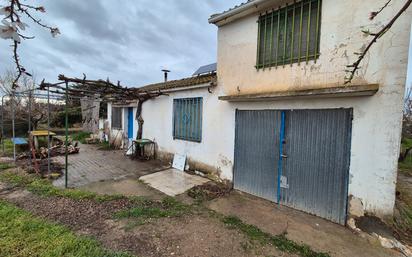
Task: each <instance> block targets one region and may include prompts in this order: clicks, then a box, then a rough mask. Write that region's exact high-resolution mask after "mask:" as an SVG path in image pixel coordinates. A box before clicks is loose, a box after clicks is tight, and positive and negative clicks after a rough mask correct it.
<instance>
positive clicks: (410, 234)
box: [393, 180, 412, 245]
mask: <svg viewBox="0 0 412 257" xmlns="http://www.w3.org/2000/svg"><path fill="white" fill-rule="evenodd" d="M397 191H398V192H399V195H398V196H397V199H396V211H395V215H394V218H393V227H394V230H395V231H396V234H397V235H398V239H399V240H400V241H402V242H404V243H406V244H408V245H410V244H412V191H411V189H410V186H409V184H408V183H407V182H405V181H402V180H398V184H397Z"/></svg>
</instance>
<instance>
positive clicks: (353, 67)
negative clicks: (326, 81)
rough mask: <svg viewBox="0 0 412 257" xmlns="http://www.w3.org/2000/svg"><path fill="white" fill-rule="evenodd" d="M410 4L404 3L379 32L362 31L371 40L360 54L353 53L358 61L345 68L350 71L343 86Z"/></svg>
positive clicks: (411, 0) (408, 2)
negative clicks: (370, 37) (371, 37)
mask: <svg viewBox="0 0 412 257" xmlns="http://www.w3.org/2000/svg"><path fill="white" fill-rule="evenodd" d="M389 2H390V1H389ZM389 2H388V3H387V4H386V5H385V6H384V7H383V8H382V9H381V10H380V11H379V13H380V12H381V11H382V10H383V9H384V8H385V7H386V6H387V5H388V4H389ZM411 4H412V0H408V1H406V3H405V4H404V6H403V7H402V9H401V10H399V12H398V13H397V14H396V15H395V16H394V17H393V18H392V19H391V21H390V22H389V23H388V24H386V25H385V26H384V27H383V28H382V29H381V30H380V31H379V32H377V33H370V32H369V31H364V33H367V34H368V35H370V36H373V39H372V40H371V41H370V42H369V44H368V45H367V46H366V48H365V49H364V50H363V51H362V52H361V53H355V54H357V55H359V57H358V60H357V61H356V62H354V63H353V64H351V65H348V66H346V67H347V68H349V69H351V70H348V71H347V72H348V73H349V77H347V78H345V84H349V83H351V82H352V80H353V78H354V77H355V74H356V72H357V71H358V70H359V69H360V64H361V62H362V61H363V59H364V58H365V56H366V54H367V53H368V52H369V50H370V49H371V48H372V46H373V45H374V44H375V43H376V42H377V41H378V39H379V38H381V37H382V36H383V35H385V33H386V32H388V31H389V29H390V28H392V26H393V24H395V22H396V21H397V20H398V19H399V17H400V16H401V15H402V14H403V13H404V12H405V11H406V10H407V9H408V8H409V7H410V5H411ZM379 13H378V14H379ZM375 17H376V15H375Z"/></svg>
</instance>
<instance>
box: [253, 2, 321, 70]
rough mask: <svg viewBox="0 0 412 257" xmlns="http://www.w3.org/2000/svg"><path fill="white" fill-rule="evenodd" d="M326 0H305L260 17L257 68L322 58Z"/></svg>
mask: <svg viewBox="0 0 412 257" xmlns="http://www.w3.org/2000/svg"><path fill="white" fill-rule="evenodd" d="M321 9H322V0H302V1H301V2H298V3H295V4H292V5H287V6H286V7H283V8H280V9H278V10H274V11H272V12H270V13H269V12H266V13H265V14H263V15H261V16H260V17H259V22H258V23H259V25H258V26H259V29H258V31H259V32H258V34H259V35H258V51H257V64H256V68H258V69H260V68H265V67H272V66H281V65H287V64H292V63H301V62H309V60H315V61H316V59H318V58H319V54H320V52H319V38H320V24H321Z"/></svg>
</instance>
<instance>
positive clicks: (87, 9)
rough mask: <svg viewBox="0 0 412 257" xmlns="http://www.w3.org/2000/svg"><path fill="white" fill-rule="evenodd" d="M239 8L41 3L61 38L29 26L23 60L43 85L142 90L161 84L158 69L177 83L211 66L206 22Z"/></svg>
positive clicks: (141, 1) (212, 31)
mask: <svg viewBox="0 0 412 257" xmlns="http://www.w3.org/2000/svg"><path fill="white" fill-rule="evenodd" d="M240 2H241V0H225V1H221V0H204V1H194V0H162V1H152V0H122V1H115V0H83V1H81V0H44V1H43V5H44V6H45V7H46V10H47V13H46V14H45V15H44V17H40V15H39V17H40V18H41V19H42V20H43V21H45V22H47V23H48V24H51V25H53V26H58V27H59V29H60V30H61V32H62V35H61V36H59V37H57V38H54V39H53V38H51V36H50V33H49V32H48V31H44V30H43V29H42V28H38V27H36V26H35V25H34V24H31V26H30V29H29V31H28V33H29V34H34V35H36V39H34V40H27V41H25V42H23V44H22V48H21V52H20V56H21V58H22V62H23V63H24V64H25V67H26V68H27V69H28V70H33V69H34V70H35V73H36V74H37V77H38V78H43V77H44V78H46V80H48V81H55V80H56V78H57V75H58V74H60V73H63V74H66V75H68V76H81V75H82V73H86V74H87V75H88V77H89V78H96V79H99V78H103V79H105V78H107V77H110V79H111V80H113V81H116V80H120V81H122V83H123V84H124V85H139V86H141V85H145V84H148V83H155V82H159V81H161V80H162V73H161V71H160V69H161V68H162V67H167V68H169V69H171V70H172V73H171V74H170V77H171V79H179V78H182V77H185V76H190V75H191V74H192V73H193V71H194V70H196V69H197V68H198V67H199V66H200V65H204V64H207V63H211V62H215V61H216V27H215V26H213V25H210V24H208V21H207V20H208V18H209V16H210V15H211V14H213V13H217V12H221V11H224V10H225V9H228V8H230V7H232V6H233V5H235V4H238V3H240ZM27 23H29V22H28V21H27ZM7 43H8V44H7ZM9 44H10V43H9V42H6V41H3V42H0V47H1V49H3V51H1V52H0V57H1V58H2V59H3V60H4V58H7V62H2V64H0V65H1V66H0V70H1V71H4V70H5V69H7V68H9V67H11V68H13V63H12V61H11V51H10V48H8V45H9ZM23 45H24V46H23Z"/></svg>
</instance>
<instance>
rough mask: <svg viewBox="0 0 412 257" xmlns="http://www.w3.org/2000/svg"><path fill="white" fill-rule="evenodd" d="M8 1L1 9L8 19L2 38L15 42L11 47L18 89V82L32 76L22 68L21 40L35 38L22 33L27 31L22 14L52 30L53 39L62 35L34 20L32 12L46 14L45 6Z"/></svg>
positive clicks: (2, 30) (38, 20) (5, 20)
mask: <svg viewBox="0 0 412 257" xmlns="http://www.w3.org/2000/svg"><path fill="white" fill-rule="evenodd" d="M7 1H8V2H9V4H8V5H7V6H6V7H3V8H2V9H1V11H2V13H3V14H6V17H5V18H3V21H4V22H5V24H7V25H5V26H1V29H0V34H1V37H2V38H5V39H12V40H13V44H12V45H11V47H12V52H13V60H14V63H15V65H16V71H17V72H16V77H15V79H14V81H13V88H14V89H15V88H17V87H18V82H19V80H20V78H21V77H22V76H23V75H27V76H31V74H30V73H27V72H26V69H25V68H24V67H23V66H22V64H21V62H20V59H19V55H18V47H19V44H20V42H21V39H24V40H26V39H33V38H34V37H33V36H26V35H23V34H22V33H21V32H20V31H21V30H25V28H26V26H27V25H26V24H25V23H23V22H22V17H21V14H24V15H25V16H27V18H29V19H30V20H31V21H32V22H33V23H35V24H37V25H39V26H41V27H43V28H45V29H48V30H50V32H51V34H52V36H53V37H55V36H56V35H58V34H60V31H59V29H58V28H54V27H51V26H48V25H46V24H44V23H42V22H41V20H40V19H36V18H34V16H33V15H32V14H31V13H30V10H33V11H37V12H42V13H44V12H45V9H44V7H43V6H32V5H27V4H22V3H20V1H21V0H7Z"/></svg>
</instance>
